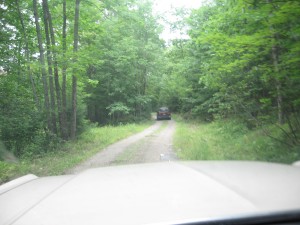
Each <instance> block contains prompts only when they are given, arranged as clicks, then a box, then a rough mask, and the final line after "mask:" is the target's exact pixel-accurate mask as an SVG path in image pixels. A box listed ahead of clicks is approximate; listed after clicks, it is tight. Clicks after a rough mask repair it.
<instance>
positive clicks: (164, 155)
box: [65, 120, 177, 174]
mask: <svg viewBox="0 0 300 225" xmlns="http://www.w3.org/2000/svg"><path fill="white" fill-rule="evenodd" d="M174 131H175V121H173V120H167V121H156V122H155V123H154V125H152V126H151V127H149V128H147V129H146V130H144V131H143V132H140V133H138V134H135V135H133V136H130V137H128V138H126V139H123V140H121V141H119V142H116V143H114V144H112V145H110V146H108V147H107V148H105V149H103V150H102V151H100V152H99V153H97V154H96V155H94V156H93V157H92V158H90V159H89V160H87V161H85V162H83V163H82V164H79V165H77V166H76V167H74V168H72V169H70V170H68V171H66V172H65V173H66V174H76V173H79V172H81V171H84V170H86V169H88V168H95V167H101V166H110V165H121V164H135V163H147V162H158V161H173V160H176V159H177V157H176V155H175V153H174V151H173V145H172V139H173V134H174Z"/></svg>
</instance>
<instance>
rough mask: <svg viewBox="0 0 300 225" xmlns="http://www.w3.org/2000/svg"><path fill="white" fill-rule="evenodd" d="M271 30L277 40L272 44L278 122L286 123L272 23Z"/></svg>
mask: <svg viewBox="0 0 300 225" xmlns="http://www.w3.org/2000/svg"><path fill="white" fill-rule="evenodd" d="M266 2H267V3H269V4H273V1H272V0H266ZM271 14H272V13H270V15H271ZM270 31H271V32H272V33H273V40H275V44H273V46H272V59H273V67H274V73H275V76H274V78H275V82H276V93H277V114H278V123H279V124H283V123H284V117H283V98H282V84H281V81H280V78H279V66H278V59H279V50H278V46H277V43H276V42H277V40H278V37H277V36H278V35H277V34H276V32H275V29H274V27H273V25H272V24H271V25H270Z"/></svg>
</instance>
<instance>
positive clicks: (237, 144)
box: [174, 118, 300, 163]
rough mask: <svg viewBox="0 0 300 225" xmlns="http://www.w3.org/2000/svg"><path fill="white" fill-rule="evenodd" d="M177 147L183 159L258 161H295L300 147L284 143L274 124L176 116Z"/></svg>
mask: <svg viewBox="0 0 300 225" xmlns="http://www.w3.org/2000/svg"><path fill="white" fill-rule="evenodd" d="M176 121H177V129H176V133H175V137H174V146H175V150H176V153H177V155H178V157H179V158H180V159H182V160H251V161H252V160H256V161H268V162H280V163H292V162H295V161H297V160H299V159H300V148H299V147H291V146H289V145H287V144H285V143H282V142H281V141H280V140H282V136H281V135H282V134H281V132H278V128H277V127H275V126H274V125H273V126H269V127H267V128H266V127H265V128H264V129H262V128H257V129H249V128H248V127H247V126H246V124H243V123H242V122H241V121H237V120H219V121H215V122H212V123H205V122H199V121H190V120H189V121H188V120H183V119H182V118H177V120H176Z"/></svg>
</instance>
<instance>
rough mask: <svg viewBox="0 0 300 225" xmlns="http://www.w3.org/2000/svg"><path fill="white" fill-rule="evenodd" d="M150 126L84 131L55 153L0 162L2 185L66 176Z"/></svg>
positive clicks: (107, 127) (113, 127)
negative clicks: (18, 179)
mask: <svg viewBox="0 0 300 225" xmlns="http://www.w3.org/2000/svg"><path fill="white" fill-rule="evenodd" d="M150 125H151V123H150V122H148V123H144V124H127V125H122V126H105V127H94V128H90V129H89V130H87V131H86V132H84V133H83V134H82V135H81V136H80V137H78V139H77V140H76V141H72V142H67V143H65V144H64V145H62V146H61V147H60V148H59V149H57V150H55V151H51V152H48V153H45V154H43V155H41V156H38V157H27V158H23V159H19V161H18V162H17V163H9V162H4V161H0V184H1V183H4V182H7V181H9V180H11V179H14V178H16V177H20V176H22V175H25V174H28V173H33V174H35V175H37V176H49V175H60V174H63V173H64V171H66V170H67V169H70V168H72V167H74V166H75V165H77V164H78V163H81V162H83V161H84V160H86V159H88V158H90V157H91V156H93V155H94V154H96V153H97V152H99V151H101V150H102V149H103V148H105V147H106V146H108V145H110V144H112V143H114V142H116V141H118V140H121V139H123V138H125V137H128V136H130V135H132V134H135V133H137V132H140V131H142V130H144V129H145V128H147V127H149V126H150Z"/></svg>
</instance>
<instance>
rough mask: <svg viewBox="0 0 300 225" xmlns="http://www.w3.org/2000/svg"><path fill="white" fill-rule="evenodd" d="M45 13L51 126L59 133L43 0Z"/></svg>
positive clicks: (55, 132) (44, 6)
mask: <svg viewBox="0 0 300 225" xmlns="http://www.w3.org/2000/svg"><path fill="white" fill-rule="evenodd" d="M42 4H43V15H44V25H45V36H46V46H47V61H48V74H49V88H50V103H51V104H50V106H51V110H50V117H51V123H52V125H51V128H52V130H51V131H52V133H54V134H57V125H56V113H55V112H56V107H55V94H54V84H53V68H52V67H53V62H52V51H51V41H50V34H49V18H48V13H47V6H46V4H47V3H46V1H45V0H43V3H42Z"/></svg>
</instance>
